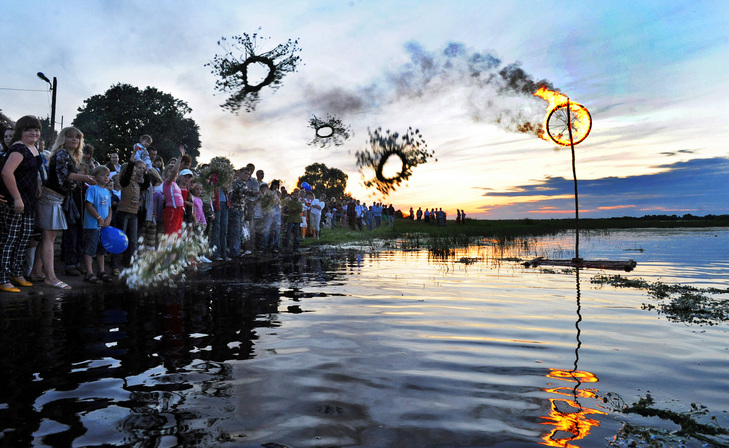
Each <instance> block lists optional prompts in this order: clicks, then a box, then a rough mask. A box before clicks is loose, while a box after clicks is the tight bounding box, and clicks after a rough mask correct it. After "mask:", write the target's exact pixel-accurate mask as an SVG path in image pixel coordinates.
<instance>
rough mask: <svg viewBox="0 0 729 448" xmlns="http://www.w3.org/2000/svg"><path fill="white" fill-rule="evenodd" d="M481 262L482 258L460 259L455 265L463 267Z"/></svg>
mask: <svg viewBox="0 0 729 448" xmlns="http://www.w3.org/2000/svg"><path fill="white" fill-rule="evenodd" d="M481 261H483V257H461V258H460V259H459V260H456V263H463V264H465V265H470V264H476V263H479V262H481Z"/></svg>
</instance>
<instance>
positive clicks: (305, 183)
mask: <svg viewBox="0 0 729 448" xmlns="http://www.w3.org/2000/svg"><path fill="white" fill-rule="evenodd" d="M301 188H303V189H304V190H306V191H311V185H309V182H302V183H301Z"/></svg>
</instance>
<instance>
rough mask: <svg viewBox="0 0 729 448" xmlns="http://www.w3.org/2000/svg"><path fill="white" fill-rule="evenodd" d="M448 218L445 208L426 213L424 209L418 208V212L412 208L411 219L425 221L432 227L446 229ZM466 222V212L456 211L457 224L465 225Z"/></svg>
mask: <svg viewBox="0 0 729 448" xmlns="http://www.w3.org/2000/svg"><path fill="white" fill-rule="evenodd" d="M447 217H448V214H447V213H446V212H445V211H443V208H438V209H436V208H435V207H433V208H430V209H429V208H426V209H425V211H423V208H422V207H418V210H417V211H415V212H414V211H413V208H412V207H410V216H409V218H410V219H413V220H414V219H417V220H418V221H421V220H422V221H423V222H424V223H425V224H431V225H437V226H441V227H445V225H446V222H447V221H446V218H447ZM465 220H466V212H465V210H461V209H456V224H458V225H460V224H464V223H465Z"/></svg>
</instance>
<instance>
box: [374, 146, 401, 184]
mask: <svg viewBox="0 0 729 448" xmlns="http://www.w3.org/2000/svg"><path fill="white" fill-rule="evenodd" d="M391 156H397V157H399V158H400V161H401V162H402V169H401V170H400V172H399V173H397V175H395V176H393V177H385V175H384V174H382V170H383V168H384V167H385V164H386V163H387V160H388V159H389V158H390V157H391ZM407 164H408V158H407V157H406V156H405V154H404V153H403V152H402V151H400V150H399V149H390V150H387V151H385V152H384V153H382V157H380V162H379V163H378V164H377V169H376V170H375V177H377V180H378V181H380V182H383V183H387V184H392V183H393V182H395V181H397V180H398V179H401V178H402V177H403V176H405V173H406V171H407Z"/></svg>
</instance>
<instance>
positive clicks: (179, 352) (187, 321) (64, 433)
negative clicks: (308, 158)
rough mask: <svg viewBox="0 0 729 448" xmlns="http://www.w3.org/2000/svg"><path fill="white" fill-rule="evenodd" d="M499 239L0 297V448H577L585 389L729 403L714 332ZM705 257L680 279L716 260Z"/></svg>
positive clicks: (588, 438)
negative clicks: (157, 286)
mask: <svg viewBox="0 0 729 448" xmlns="http://www.w3.org/2000/svg"><path fill="white" fill-rule="evenodd" d="M584 242H585V246H584V247H585V249H587V248H589V247H591V245H596V244H593V243H594V242H593V241H590V240H589V239H585V241H584ZM497 243H498V242H493V241H484V242H483V244H482V245H478V246H472V247H468V248H463V247H458V248H456V249H455V251H454V255H452V256H450V257H447V258H445V259H443V258H438V257H434V256H433V255H432V254H431V253H430V252H429V251H427V250H413V251H388V250H385V251H382V252H375V251H367V250H346V249H341V250H331V251H329V252H321V253H316V254H311V255H305V256H304V255H302V256H301V257H283V258H281V259H279V260H275V261H269V262H265V263H264V262H261V263H258V264H256V265H247V266H240V265H236V264H233V263H231V264H228V265H215V266H213V267H212V268H209V269H207V270H206V271H199V272H198V273H197V274H192V275H190V278H189V281H187V282H185V284H183V285H180V287H179V288H176V289H169V290H164V291H162V292H161V293H160V292H156V293H149V294H141V293H139V294H138V293H131V292H125V293H114V292H107V293H104V294H101V295H97V296H94V297H84V296H79V295H68V296H65V297H63V298H61V299H58V300H56V299H51V298H48V297H42V296H38V297H33V298H31V299H30V300H27V301H25V300H24V301H13V300H6V299H5V298H2V299H0V446H13V447H16V446H30V445H45V446H70V445H75V446H89V445H107V446H176V445H188V446H215V447H218V446H254V447H255V446H261V445H267V444H268V446H276V445H274V444H278V446H296V447H304V446H312V447H313V446H377V447H379V446H383V447H385V446H398V447H400V448H402V447H418V448H423V447H433V446H464V447H466V446H495V445H499V444H501V445H503V446H534V445H536V444H537V443H540V442H541V443H542V444H545V445H551V446H564V447H567V446H577V445H580V446H583V447H585V448H586V447H591V446H602V445H604V441H605V440H606V435H608V436H609V435H612V434H615V433H616V432H617V431H618V425H619V422H617V419H616V418H606V417H605V416H604V415H603V412H602V411H605V410H606V409H605V408H602V407H601V404H602V403H600V402H599V401H598V390H597V386H598V384H597V376H598V375H599V376H600V384H601V386H600V388H601V389H604V390H602V391H601V392H600V394H604V393H606V392H615V393H617V394H620V395H621V396H625V397H626V399H631V397H632V396H633V394H634V392H635V390H636V389H640V390H648V389H650V390H651V391H652V392H653V393H655V394H656V396H672V397H673V396H675V397H676V399H677V400H681V401H684V402H687V403H692V402H698V401H701V402H704V403H706V404H708V405H710V407H711V408H718V409H726V408H727V406H726V398H723V396H722V395H721V394H717V393H716V391H717V390H725V389H726V368H725V363H722V362H721V360H722V359H724V354H725V352H726V340H727V339H726V323H725V322H722V323H721V325H717V326H715V327H706V328H701V331H700V332H698V331H695V329H692V328H689V327H687V326H682V325H675V324H673V323H671V322H667V321H666V320H665V319H662V318H656V314H655V313H649V312H646V311H644V310H642V309H641V304H642V303H643V302H645V296H644V292H643V291H635V290H631V289H624V288H623V289H618V288H612V287H602V288H595V287H591V286H589V284H588V283H587V282H586V283H585V284H582V285H580V280H581V279H580V276H583V278H584V277H585V276H586V275H588V274H586V272H590V273H589V275H592V272H591V271H580V272H577V273H575V271H561V272H557V271H554V272H551V273H548V272H546V271H540V270H536V269H526V268H524V267H523V266H522V265H521V264H519V263H516V262H511V261H505V260H504V259H505V258H509V257H522V258H523V257H525V256H533V255H534V251H535V250H541V249H539V248H541V246H540V245H541V244H542V243H541V242H529V243H528V244H526V243H524V242H521V243H518V242H517V243H515V244H514V245H513V246H510V247H511V248H510V249H509V246H508V245H505V244H504V245H499V244H497ZM712 243H713V240H712ZM631 245H633V243H632V242H631ZM643 246H645V247H650V246H648V245H647V244H644V245H643ZM714 246H716V245H715V244H712V247H714ZM619 247H620V250H621V251H622V247H623V245H622V244H621V245H620V246H619ZM710 249H711V247H710ZM644 253H647V254H649V253H650V251H648V250H646V252H644ZM701 253H702V256H704V257H706V258H707V259H709V261H708V262H707V263H706V264H705V265H703V267H702V266H698V265H697V266H698V267H696V271H692V272H698V271H699V269H704V270H705V271H706V270H707V269H708V268H707V266H709V267H711V263H715V262H716V261H715V260H716V259H718V258H719V257H717V256H715V255H711V254H712V252H711V251H707V250H703V251H702V252H701ZM707 254H709V255H707ZM722 260H723V258H722ZM640 269H641V271H639V272H637V273H636V275H643V273H644V272H645V271H644V270H646V269H653V271H650V272H652V273H654V274H656V275H657V274H659V273H660V272H661V270H662V269H664V268H663V267H661V268H656V265H655V264H650V263H641V264H640ZM672 269H675V270H676V271H678V268H676V267H675V266H674V267H673V268H672ZM683 272H684V271H683V270H682V271H680V272H678V274H680V275H683ZM709 272H710V274H709V275H714V274H711V272H712V271H710V270H709ZM565 273H567V274H568V275H565ZM573 276H574V277H573ZM712 278H713V277H712ZM724 278H725V277H724ZM580 286H583V287H584V288H588V287H589V288H591V289H590V292H589V297H587V296H588V293H587V290H586V289H584V290H583V291H581V290H580ZM583 294H584V296H586V297H582V295H583ZM575 296H576V312H577V314H576V316H575V314H574V313H573V309H574V306H575V302H573V299H575ZM583 315H584V316H586V318H585V319H584V321H583V318H582V316H583ZM588 316H589V317H588ZM573 325H574V327H573ZM588 330H589V331H588ZM575 331H576V332H577V334H576V339H575ZM588 334H589V347H588V346H587V339H588V338H587V335H588ZM583 339H584V340H585V344H583V343H582V342H583ZM666 341H670V343H671V347H672V350H671V351H670V352H668V353H667V351H666V350H665V344H666ZM588 348H589V350H587V349H588ZM580 356H582V359H580ZM573 357H574V362H572V359H573ZM686 359H688V361H687V360H686ZM588 365H589V366H590V367H589V369H590V370H589V371H586V370H585V367H586V366H588ZM580 366H582V369H581V368H580ZM550 367H551V368H550ZM697 378H700V381H697V380H696V379H697ZM545 382H547V383H549V384H548V385H547V386H545ZM659 394H660V395H659ZM598 422H599V424H598ZM725 426H726V425H725Z"/></svg>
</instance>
